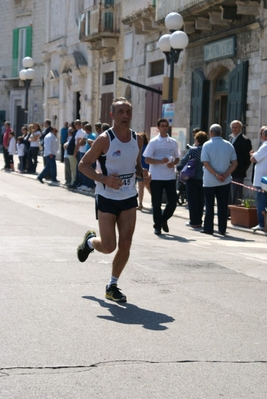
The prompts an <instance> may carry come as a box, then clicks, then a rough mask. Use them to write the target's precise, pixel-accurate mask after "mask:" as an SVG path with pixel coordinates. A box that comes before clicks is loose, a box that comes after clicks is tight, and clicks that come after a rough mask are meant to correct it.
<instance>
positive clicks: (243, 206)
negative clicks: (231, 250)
mask: <svg viewBox="0 0 267 399" xmlns="http://www.w3.org/2000/svg"><path fill="white" fill-rule="evenodd" d="M228 207H229V209H230V214H231V223H232V224H234V225H237V226H242V227H248V228H251V227H253V226H256V225H257V224H258V216H257V208H256V201H255V199H254V198H243V199H241V200H240V204H236V205H228Z"/></svg>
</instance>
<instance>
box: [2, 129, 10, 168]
mask: <svg viewBox="0 0 267 399" xmlns="http://www.w3.org/2000/svg"><path fill="white" fill-rule="evenodd" d="M10 126H11V123H10V122H9V121H6V122H5V133H4V136H3V155H4V161H5V166H4V169H5V170H6V171H8V170H9V169H10V159H9V154H8V144H9V133H10V132H11V130H12V129H11V127H10Z"/></svg>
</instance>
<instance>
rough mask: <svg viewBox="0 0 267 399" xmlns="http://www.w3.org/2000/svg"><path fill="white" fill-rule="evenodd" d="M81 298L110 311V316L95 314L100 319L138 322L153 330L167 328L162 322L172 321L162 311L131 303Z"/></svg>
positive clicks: (128, 322) (136, 323)
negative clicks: (96, 303) (143, 307)
mask: <svg viewBox="0 0 267 399" xmlns="http://www.w3.org/2000/svg"><path fill="white" fill-rule="evenodd" d="M82 298H84V299H89V300H91V301H95V302H98V303H99V305H100V306H101V307H102V308H106V309H108V310H109V311H110V313H111V316H97V317H99V318H100V319H106V320H109V321H115V322H116V323H122V324H135V325H138V324H140V325H143V327H144V328H146V329H147V330H154V331H164V330H167V329H168V327H166V326H163V325H162V324H165V323H172V322H173V321H174V318H173V317H171V316H168V315H166V314H164V313H158V312H153V311H151V310H146V309H142V308H139V307H138V306H136V305H133V304H131V303H114V302H110V303H107V302H105V301H103V300H102V299H98V298H96V297H94V296H83V297H82ZM118 305H119V306H118Z"/></svg>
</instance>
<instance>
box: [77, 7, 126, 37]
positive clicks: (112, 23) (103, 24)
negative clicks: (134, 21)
mask: <svg viewBox="0 0 267 399" xmlns="http://www.w3.org/2000/svg"><path fill="white" fill-rule="evenodd" d="M119 32H120V15H119V5H118V4H110V5H105V4H98V5H96V6H93V7H90V8H88V9H87V10H85V11H84V12H83V13H82V14H81V16H80V24H79V38H80V40H81V41H89V42H90V41H96V40H100V39H103V38H115V37H117V36H118V34H119Z"/></svg>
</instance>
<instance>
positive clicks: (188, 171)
mask: <svg viewBox="0 0 267 399" xmlns="http://www.w3.org/2000/svg"><path fill="white" fill-rule="evenodd" d="M196 167H197V161H196V159H195V158H190V159H189V160H188V161H187V163H186V164H185V166H184V167H183V169H182V170H181V172H180V176H179V179H180V181H181V182H182V183H186V182H187V181H188V180H189V179H193V177H195V174H196Z"/></svg>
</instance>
